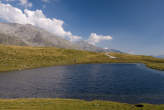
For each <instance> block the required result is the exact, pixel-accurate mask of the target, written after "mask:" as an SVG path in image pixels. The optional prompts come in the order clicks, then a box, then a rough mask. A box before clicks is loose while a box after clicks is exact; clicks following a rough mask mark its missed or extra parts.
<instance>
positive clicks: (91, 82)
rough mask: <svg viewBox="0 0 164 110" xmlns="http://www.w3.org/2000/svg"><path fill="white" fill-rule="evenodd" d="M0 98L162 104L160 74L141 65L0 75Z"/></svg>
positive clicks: (163, 83) (162, 74) (163, 81)
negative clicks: (68, 99) (69, 99)
mask: <svg viewBox="0 0 164 110" xmlns="http://www.w3.org/2000/svg"><path fill="white" fill-rule="evenodd" d="M0 98H71V99H84V100H110V101H118V102H126V103H141V102H146V103H154V104H162V103H163V104H164V71H157V70H153V69H149V68H147V67H145V65H143V64H80V65H71V66H56V67H47V68H39V69H31V70H24V71H15V72H4V73H1V74H0Z"/></svg>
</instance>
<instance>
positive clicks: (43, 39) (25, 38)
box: [0, 23, 118, 52]
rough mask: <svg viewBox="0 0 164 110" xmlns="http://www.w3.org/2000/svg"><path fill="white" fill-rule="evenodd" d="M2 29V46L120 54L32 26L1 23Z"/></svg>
mask: <svg viewBox="0 0 164 110" xmlns="http://www.w3.org/2000/svg"><path fill="white" fill-rule="evenodd" d="M0 27H1V29H0V44H7V45H20V46H43V47H46V46H50V47H57V48H67V49H77V50H87V51H94V52H106V51H115V52H118V51H117V50H112V49H103V48H100V47H96V46H94V45H91V44H88V43H87V42H86V41H82V40H81V41H77V42H70V41H68V40H66V39H64V38H61V37H58V36H55V35H54V34H52V33H50V32H48V31H45V30H44V29H41V28H38V27H35V26H33V25H30V24H26V25H22V24H16V23H0Z"/></svg>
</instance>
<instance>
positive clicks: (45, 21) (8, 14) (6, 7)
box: [0, 3, 81, 41]
mask: <svg viewBox="0 0 164 110" xmlns="http://www.w3.org/2000/svg"><path fill="white" fill-rule="evenodd" d="M0 18H1V19H3V20H6V21H8V22H12V23H19V24H32V25H34V26H37V27H40V28H43V29H45V30H47V31H49V32H51V33H53V34H55V35H56V36H59V37H64V38H66V39H69V40H71V41H76V40H79V39H81V37H80V36H74V35H72V33H71V32H69V31H68V32H67V31H65V30H64V28H63V24H64V21H62V20H59V19H55V18H53V19H50V18H47V17H46V16H45V15H44V14H43V12H42V11H41V10H36V11H31V10H28V9H25V10H24V12H23V11H21V10H20V9H18V8H16V7H13V6H12V5H10V4H3V3H0Z"/></svg>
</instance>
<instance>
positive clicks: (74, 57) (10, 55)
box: [0, 45, 164, 110]
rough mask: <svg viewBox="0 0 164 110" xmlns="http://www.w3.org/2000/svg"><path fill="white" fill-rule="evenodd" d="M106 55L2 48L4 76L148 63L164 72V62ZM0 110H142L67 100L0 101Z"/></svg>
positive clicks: (161, 108) (151, 108)
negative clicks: (39, 69) (49, 68)
mask: <svg viewBox="0 0 164 110" xmlns="http://www.w3.org/2000/svg"><path fill="white" fill-rule="evenodd" d="M109 54H110V55H112V56H115V57H117V58H116V59H111V58H109V57H108V56H106V54H105V53H96V52H88V51H78V50H71V49H58V48H53V47H21V46H4V45H0V72H2V71H13V70H23V69H30V68H37V67H45V66H55V65H70V64H82V63H83V64H84V63H85V64H86V63H144V64H146V65H147V66H148V67H150V68H154V69H159V70H164V59H159V58H154V57H151V56H140V55H130V54H120V53H109ZM0 110H141V109H139V108H137V107H135V106H134V105H130V104H123V103H115V102H107V101H92V102H87V101H81V100H64V99H10V100H9V99H0ZM143 110H164V105H150V104H145V105H144V108H143Z"/></svg>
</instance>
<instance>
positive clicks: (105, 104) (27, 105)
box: [0, 99, 164, 110]
mask: <svg viewBox="0 0 164 110" xmlns="http://www.w3.org/2000/svg"><path fill="white" fill-rule="evenodd" d="M143 105H144V107H143V108H142V109H141V108H137V107H136V106H135V105H132V104H125V103H117V102H109V101H90V102H88V101H83V100H72V99H3V100H2V99H1V100H0V110H164V105H151V104H143Z"/></svg>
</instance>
